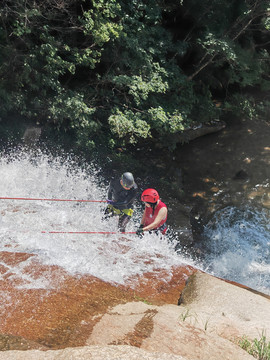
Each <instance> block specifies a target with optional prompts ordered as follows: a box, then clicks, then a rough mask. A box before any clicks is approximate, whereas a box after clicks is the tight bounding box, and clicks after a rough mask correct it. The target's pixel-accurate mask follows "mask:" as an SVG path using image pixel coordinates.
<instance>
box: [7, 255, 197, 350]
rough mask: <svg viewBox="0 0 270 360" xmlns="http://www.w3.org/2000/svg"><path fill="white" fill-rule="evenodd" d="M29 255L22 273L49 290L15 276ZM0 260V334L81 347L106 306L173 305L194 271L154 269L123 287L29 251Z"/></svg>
mask: <svg viewBox="0 0 270 360" xmlns="http://www.w3.org/2000/svg"><path fill="white" fill-rule="evenodd" d="M29 258H31V263H30V264H29V265H27V266H24V273H25V274H24V275H29V274H31V276H32V277H36V278H41V279H46V278H48V277H49V278H50V281H51V288H50V290H45V289H32V288H30V289H28V288H27V281H26V280H25V278H24V276H18V274H16V267H19V266H21V267H22V266H23V265H22V264H23V263H24V262H25V261H26V260H28V259H29ZM0 259H1V262H2V264H3V265H2V267H1V269H0V270H1V274H2V280H1V281H0V293H1V299H2V301H1V309H2V311H1V315H0V320H1V321H0V333H2V334H10V335H12V336H19V337H22V338H25V339H27V340H31V341H34V342H36V343H39V344H41V345H43V346H45V347H48V348H53V349H57V348H64V347H67V346H69V347H70V346H82V345H84V344H85V341H86V339H87V338H88V337H89V334H90V333H91V331H92V328H93V326H94V325H95V324H96V323H97V322H98V320H99V319H100V317H101V316H102V315H103V314H105V313H106V312H107V309H108V307H112V306H115V305H117V304H122V303H126V302H129V301H139V300H142V299H145V300H148V301H150V302H152V303H155V304H162V303H174V304H177V301H178V298H179V296H180V292H181V290H182V289H183V288H184V286H185V281H186V279H187V278H188V276H189V275H190V274H192V273H193V272H194V271H195V269H192V268H191V267H186V268H185V267H179V268H174V269H172V272H171V273H168V272H165V271H163V270H158V269H157V270H156V272H154V273H148V274H145V276H142V277H140V278H136V279H130V281H129V285H127V286H116V285H114V284H109V283H106V282H104V281H101V280H99V279H97V278H95V277H93V276H83V277H79V276H78V277H73V276H70V275H69V274H67V273H66V272H65V271H63V270H62V269H61V268H59V267H56V266H50V267H49V266H44V265H42V264H40V263H39V262H38V261H37V260H36V258H35V256H32V255H31V254H24V253H12V252H1V253H0ZM26 279H27V278H26ZM131 284H135V286H136V287H135V288H134V286H133V287H131ZM25 286H26V287H25ZM12 344H13V345H12V346H11V348H12V349H20V343H19V342H18V343H16V344H14V343H12ZM2 349H5V348H4V347H2ZM0 350H1V344H0Z"/></svg>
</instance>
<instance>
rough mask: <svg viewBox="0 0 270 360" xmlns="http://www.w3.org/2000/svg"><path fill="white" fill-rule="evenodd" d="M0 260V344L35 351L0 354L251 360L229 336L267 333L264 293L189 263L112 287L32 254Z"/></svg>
mask: <svg viewBox="0 0 270 360" xmlns="http://www.w3.org/2000/svg"><path fill="white" fill-rule="evenodd" d="M0 258H1V263H2V266H1V269H0V271H1V276H2V280H1V282H0V294H1V299H2V302H1V309H2V311H1V315H0V317H1V322H0V332H1V333H2V334H4V335H2V340H3V341H2V343H1V341H0V345H1V344H2V345H1V346H2V347H1V349H2V350H7V349H9V350H22V349H23V350H27V349H38V350H27V353H26V352H25V351H23V352H22V351H7V352H6V351H4V352H2V353H0V359H9V358H10V359H11V358H12V359H25V358H27V359H32V358H35V359H74V358H80V359H91V358H93V359H96V360H98V359H123V360H125V359H149V360H150V359H164V360H165V359H179V360H180V359H183V360H197V359H198V360H212V359H213V360H216V359H225V360H226V359H228V360H248V359H250V360H251V359H253V357H251V356H250V355H249V354H247V353H246V352H245V351H244V350H242V349H241V348H240V347H239V346H238V345H237V338H239V337H242V336H243V335H245V336H247V337H248V338H250V339H251V340H253V339H254V338H255V337H257V338H259V337H260V334H262V332H265V333H266V334H267V336H269V335H268V334H269V333H270V306H269V305H270V300H269V299H268V298H267V297H263V296H260V295H258V294H255V293H253V292H251V291H249V290H247V289H245V288H242V287H238V286H235V285H234V284H230V283H228V282H225V281H223V280H221V279H217V278H215V277H212V276H210V275H208V274H205V273H202V272H200V271H198V270H196V269H193V268H192V267H189V266H187V267H173V268H172V269H171V271H165V270H163V269H155V270H154V271H153V272H152V273H147V274H144V276H141V277H137V278H134V279H129V281H128V282H127V285H126V286H119V285H116V284H110V283H106V282H104V281H101V280H99V279H97V278H95V277H92V276H83V277H79V276H77V277H76V276H71V275H69V274H68V273H66V272H65V271H63V269H61V268H59V267H56V266H50V267H49V266H44V265H42V264H40V263H39V262H38V261H37V259H36V257H35V256H34V255H33V256H32V255H29V254H24V253H12V252H8V251H7V252H2V253H1V254H0ZM28 261H30V263H28ZM17 267H20V268H23V272H18V273H17V272H16V268H17ZM18 274H21V275H20V276H19V275H18ZM27 275H31V277H32V278H33V277H36V278H37V279H38V278H40V279H46V278H47V279H48V278H49V279H50V289H49V290H48V289H33V288H29V289H28V288H27ZM187 279H189V280H188V282H187V285H185V283H186V280H187ZM181 292H182V295H181V305H180V306H177V302H178V299H179V296H180V293H181ZM85 345H86V346H85ZM135 348H141V349H135ZM47 349H54V351H48V350H47ZM57 349H58V350H57ZM41 350H43V351H41ZM44 350H46V351H44ZM143 350H144V351H143ZM140 351H141V352H140ZM26 354H27V357H26Z"/></svg>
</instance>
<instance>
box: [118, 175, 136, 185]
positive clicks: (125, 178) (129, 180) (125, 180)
mask: <svg viewBox="0 0 270 360" xmlns="http://www.w3.org/2000/svg"><path fill="white" fill-rule="evenodd" d="M121 180H122V184H123V185H124V186H125V187H127V188H132V187H133V185H134V183H135V181H134V177H133V175H132V174H131V173H130V172H125V173H124V174H123V175H122V176H121Z"/></svg>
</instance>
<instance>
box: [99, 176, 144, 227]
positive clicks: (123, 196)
mask: <svg viewBox="0 0 270 360" xmlns="http://www.w3.org/2000/svg"><path fill="white" fill-rule="evenodd" d="M137 193H138V186H137V184H136V183H135V180H134V177H133V174H132V173H131V172H125V173H123V174H122V176H121V177H120V179H119V178H116V179H112V180H111V182H110V186H109V190H108V199H107V203H108V206H107V209H106V210H105V214H106V215H111V216H119V220H118V228H119V230H120V231H121V232H125V229H126V226H127V223H128V222H129V220H130V219H131V217H132V214H133V202H134V200H135V199H136V196H137Z"/></svg>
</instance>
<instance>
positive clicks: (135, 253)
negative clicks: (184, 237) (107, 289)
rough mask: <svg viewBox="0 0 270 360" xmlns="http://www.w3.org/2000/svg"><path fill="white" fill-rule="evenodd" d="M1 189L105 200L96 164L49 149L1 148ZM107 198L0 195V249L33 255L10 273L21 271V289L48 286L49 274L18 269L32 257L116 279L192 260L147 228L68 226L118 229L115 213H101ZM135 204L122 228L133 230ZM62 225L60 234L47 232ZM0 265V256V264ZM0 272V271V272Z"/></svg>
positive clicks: (120, 281) (73, 271)
mask: <svg viewBox="0 0 270 360" xmlns="http://www.w3.org/2000/svg"><path fill="white" fill-rule="evenodd" d="M0 173H1V181H0V196H1V197H12V198H28V199H29V198H35V199H92V200H105V199H106V194H107V186H106V184H105V183H104V182H103V184H102V181H101V179H100V178H99V176H98V174H97V170H96V168H95V166H93V165H92V164H87V163H86V162H84V163H83V166H82V165H81V164H80V165H79V164H78V161H76V158H75V157H73V156H72V155H65V156H56V155H52V154H51V153H48V152H43V151H41V150H40V151H24V150H22V149H16V150H14V151H12V152H10V153H2V155H1V160H0ZM105 206H106V203H98V202H97V203H96V202H95V203H90V202H76V201H74V202H64V201H59V202H57V201H55V202H52V201H40V200H25V201H22V200H15V199H14V200H6V199H1V200H0V250H1V251H5V252H20V253H27V254H32V255H34V256H32V257H29V258H27V259H26V260H25V261H24V262H21V263H20V266H15V265H14V266H11V267H10V276H12V277H16V276H18V277H19V276H20V277H22V278H24V284H23V285H20V286H24V287H26V288H50V287H52V286H54V285H53V281H52V279H51V278H50V275H49V274H48V276H47V277H46V278H36V277H33V276H31V275H30V274H28V275H26V272H25V271H24V270H25V269H26V268H27V267H29V266H31V262H32V261H37V260H38V261H39V262H40V263H41V264H44V265H56V266H59V267H61V268H63V269H64V270H65V271H67V272H68V273H69V274H71V275H79V276H80V275H84V274H90V275H93V276H96V277H98V278H100V279H102V280H105V281H110V282H114V283H118V284H123V283H125V282H126V281H128V279H130V278H132V277H133V276H136V275H140V274H143V273H145V272H149V271H152V270H153V269H168V270H169V269H170V268H171V266H172V265H181V264H187V263H189V264H191V263H192V261H190V260H189V259H186V258H185V257H184V256H179V255H177V254H176V253H175V251H174V245H173V242H171V241H170V242H168V241H167V240H166V239H164V238H163V237H158V236H156V235H150V234H146V235H145V236H144V237H143V238H142V239H140V238H138V237H137V236H136V235H135V234H128V235H124V236H123V235H121V234H108V235H106V234H75V233H72V234H71V233H67V232H85V231H86V232H87V231H91V232H101V231H102V232H109V231H117V220H116V218H112V219H109V220H106V221H104V220H103V214H104V209H105ZM141 215H142V214H141V209H139V208H138V207H137V206H135V216H134V219H132V220H131V221H130V223H129V224H128V227H127V229H126V230H127V231H135V230H136V228H137V227H138V221H139V218H140V217H141ZM50 231H60V232H61V231H63V232H65V233H63V234H61V233H60V234H59V233H55V234H52V233H49V232H50ZM1 265H2V266H5V267H6V266H7V265H6V264H3V263H1V259H0V266H1ZM0 277H1V273H0Z"/></svg>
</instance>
